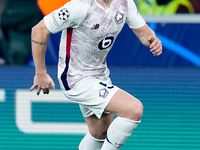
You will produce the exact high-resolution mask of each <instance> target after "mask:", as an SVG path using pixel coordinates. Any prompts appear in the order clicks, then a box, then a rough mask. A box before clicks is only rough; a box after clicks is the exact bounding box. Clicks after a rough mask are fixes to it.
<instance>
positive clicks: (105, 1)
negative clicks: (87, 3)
mask: <svg viewBox="0 0 200 150" xmlns="http://www.w3.org/2000/svg"><path fill="white" fill-rule="evenodd" d="M97 2H98V3H99V4H100V5H101V6H102V7H103V8H104V9H108V8H110V4H111V2H112V0H97Z"/></svg>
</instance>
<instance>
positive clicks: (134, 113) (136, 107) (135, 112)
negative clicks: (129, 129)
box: [128, 102, 144, 121]
mask: <svg viewBox="0 0 200 150" xmlns="http://www.w3.org/2000/svg"><path fill="white" fill-rule="evenodd" d="M143 109H144V108H143V105H142V103H141V102H138V103H137V104H133V105H132V106H131V107H129V112H128V119H131V120H135V121H139V120H141V118H142V115H143Z"/></svg>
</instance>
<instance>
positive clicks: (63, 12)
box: [58, 8, 69, 21]
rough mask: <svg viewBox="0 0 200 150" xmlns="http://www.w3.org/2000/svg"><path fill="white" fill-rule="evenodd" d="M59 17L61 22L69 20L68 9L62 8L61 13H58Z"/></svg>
mask: <svg viewBox="0 0 200 150" xmlns="http://www.w3.org/2000/svg"><path fill="white" fill-rule="evenodd" d="M58 17H59V19H60V20H64V21H65V20H67V19H68V18H69V11H68V10H67V8H61V9H60V12H59V13H58Z"/></svg>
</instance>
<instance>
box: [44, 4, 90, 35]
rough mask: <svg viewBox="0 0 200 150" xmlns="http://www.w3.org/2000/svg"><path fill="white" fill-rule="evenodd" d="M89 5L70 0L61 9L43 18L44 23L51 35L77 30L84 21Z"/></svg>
mask: <svg viewBox="0 0 200 150" xmlns="http://www.w3.org/2000/svg"><path fill="white" fill-rule="evenodd" d="M88 8H89V5H88V4H87V3H83V2H80V1H76V0H72V1H70V2H68V3H66V4H65V5H64V6H63V7H61V8H59V9H57V10H55V11H53V12H51V13H50V14H49V15H47V16H45V17H44V23H45V25H46V27H47V28H48V29H49V31H50V32H51V33H57V32H59V31H62V30H64V29H66V28H77V27H78V26H79V25H80V24H81V23H82V21H83V20H84V19H85V16H86V14H87V10H88Z"/></svg>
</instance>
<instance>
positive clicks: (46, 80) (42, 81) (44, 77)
mask: <svg viewBox="0 0 200 150" xmlns="http://www.w3.org/2000/svg"><path fill="white" fill-rule="evenodd" d="M50 85H51V87H52V89H55V84H54V82H53V80H52V78H51V77H50V76H49V75H48V74H47V73H46V74H39V75H35V77H34V83H33V86H32V87H31V88H30V91H32V90H33V89H34V88H36V87H37V88H38V90H37V95H39V94H40V91H41V90H43V93H44V94H49V88H50Z"/></svg>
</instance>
